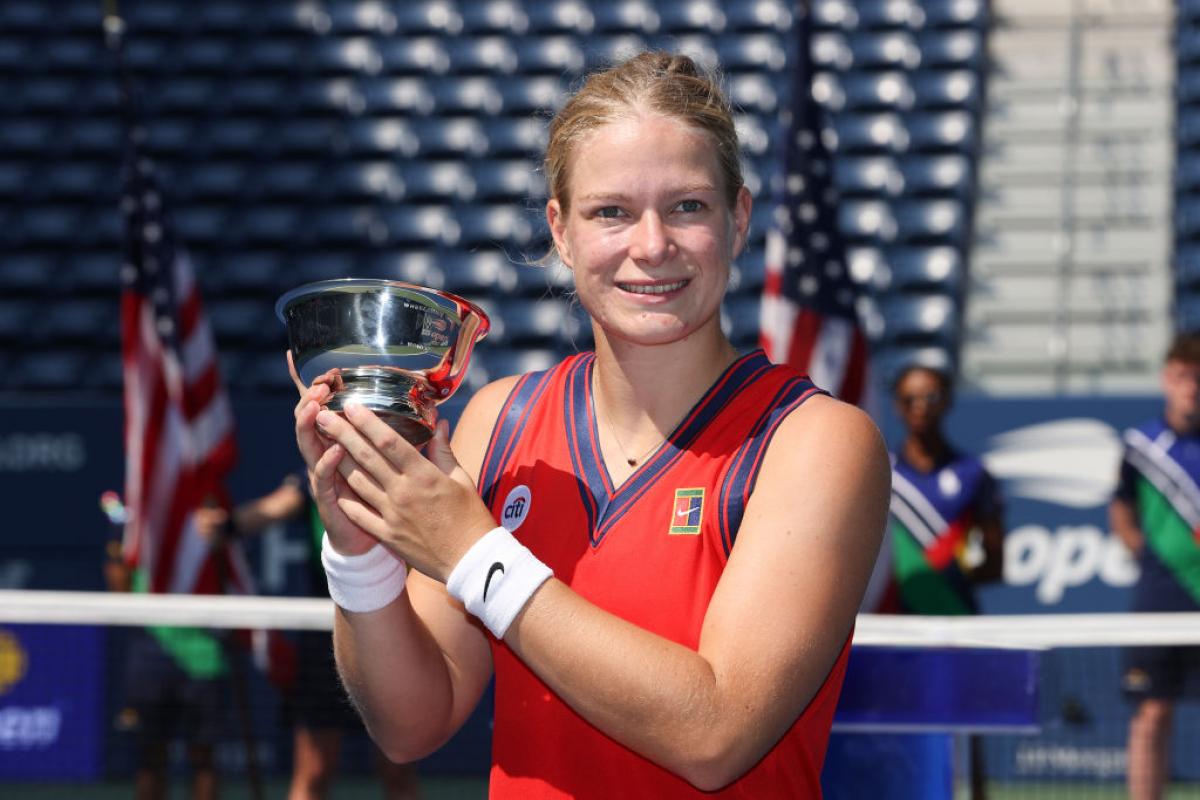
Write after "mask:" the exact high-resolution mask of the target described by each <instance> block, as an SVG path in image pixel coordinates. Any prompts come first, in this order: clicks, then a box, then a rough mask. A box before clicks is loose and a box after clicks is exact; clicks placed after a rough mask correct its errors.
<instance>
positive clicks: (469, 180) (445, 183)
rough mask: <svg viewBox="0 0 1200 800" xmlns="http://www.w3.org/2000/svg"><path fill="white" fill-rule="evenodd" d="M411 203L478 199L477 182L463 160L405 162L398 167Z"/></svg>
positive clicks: (401, 181)
mask: <svg viewBox="0 0 1200 800" xmlns="http://www.w3.org/2000/svg"><path fill="white" fill-rule="evenodd" d="M396 168H397V169H398V171H399V179H400V185H401V186H403V187H404V195H405V197H406V198H407V199H408V200H409V201H410V202H413V201H415V202H435V203H454V202H460V201H464V200H470V199H472V198H473V197H474V196H475V179H474V178H473V177H472V171H471V169H470V167H469V166H468V165H467V164H466V163H464V162H461V161H421V160H413V161H403V162H401V163H399V164H398V165H396Z"/></svg>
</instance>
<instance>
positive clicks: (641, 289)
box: [617, 279, 690, 294]
mask: <svg viewBox="0 0 1200 800" xmlns="http://www.w3.org/2000/svg"><path fill="white" fill-rule="evenodd" d="M689 282H690V279H684V280H681V281H671V282H670V283H620V282H618V283H617V288H618V289H620V290H621V291H623V292H629V293H630V294H668V293H670V292H677V291H679V290H680V289H682V288H683V287H685V286H687V285H688V283H689Z"/></svg>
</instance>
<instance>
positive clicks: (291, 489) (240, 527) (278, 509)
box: [233, 477, 304, 536]
mask: <svg viewBox="0 0 1200 800" xmlns="http://www.w3.org/2000/svg"><path fill="white" fill-rule="evenodd" d="M303 510H304V492H302V491H301V490H300V487H299V486H298V485H297V484H296V478H295V477H292V478H290V479H288V480H285V481H284V482H283V483H281V484H279V486H278V487H276V488H275V489H274V490H273V491H271V492H270V493H268V494H265V495H263V496H262V497H256V498H255V499H253V500H248V501H247V502H245V503H242V504H241V505H239V506H238V507H237V508H235V509H234V511H233V529H234V531H235V532H236V533H237V534H238V535H242V536H244V535H246V534H253V533H259V532H260V531H262V530H263V529H264V528H266V527H267V526H269V525H273V524H274V523H276V522H283V521H284V520H289V519H292V518H293V517H296V516H298V515H299V514H300V512H302V511H303Z"/></svg>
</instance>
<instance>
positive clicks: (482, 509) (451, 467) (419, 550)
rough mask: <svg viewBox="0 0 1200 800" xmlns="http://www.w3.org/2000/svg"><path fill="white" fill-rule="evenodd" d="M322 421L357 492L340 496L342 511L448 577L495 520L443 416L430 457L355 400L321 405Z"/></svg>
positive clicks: (437, 575)
mask: <svg viewBox="0 0 1200 800" xmlns="http://www.w3.org/2000/svg"><path fill="white" fill-rule="evenodd" d="M317 427H318V428H319V429H320V430H321V432H322V433H323V434H324V435H325V436H327V437H329V438H330V439H333V440H334V441H336V442H338V443H339V444H340V445H341V446H342V447H343V448H344V449H345V453H346V455H345V456H343V457H342V459H341V461H340V463H339V464H338V471H339V472H340V473H341V474H342V476H343V477H344V478H345V479H346V482H347V483H348V484H349V485H350V488H351V489H353V490H354V492H355V494H356V495H357V497H340V498H338V501H337V502H338V507H339V508H340V509H341V510H342V513H343V514H345V515H346V517H347V518H349V519H350V521H352V522H354V523H355V524H356V525H358V526H359V527H361V528H362V529H363V530H365V531H367V532H368V533H370V534H371V535H373V536H375V537H377V538H379V540H380V541H382V542H384V543H385V544H387V545H388V546H389V547H391V548H392V549H393V550H394V551H395V552H396V553H397V554H399V555H400V557H402V558H403V559H404V560H405V561H407V562H408V563H409V564H411V565H412V566H413V567H414V568H415V569H418V570H420V571H421V572H422V573H423V574H425V575H428V576H429V577H431V578H434V579H436V580H439V581H443V582H444V581H445V580H446V578H447V576H449V574H450V572H451V570H453V569H454V567H455V565H456V564H458V562H459V559H461V558H462V556H463V554H464V553H465V552H466V551H467V550H468V549H469V548H470V547H471V545H473V544H474V543H475V542H476V541H477V540H478V539H479V538H480V537H482V536H483V534H485V533H487V532H488V531H490V530H491V529H492V528H494V527H496V522H495V520H494V519H493V517H492V514H491V512H490V511H489V510H488V508H487V506H486V505H484V503H483V500H481V499H480V497H479V494H478V492H477V491H476V489H475V485H474V483H473V482H472V481H471V478H470V476H469V475H468V474H467V473H466V471H465V470H464V469H463V468H462V467H461V466H459V464H458V461H457V460H456V459H455V457H454V453H453V452H452V451H451V449H450V436H449V426H448V425H447V423H446V422H445V421H444V420H443V421H441V422H439V423H438V426H437V430H436V432H435V434H434V437H433V439H431V440H430V441H429V444H428V445H426V453H427V455H428V458H426V457H425V456H422V455H421V453H420V452H418V451H417V449H416V448H415V447H413V446H412V445H411V444H409V443H408V442H407V441H406V440H405V439H404V438H403V437H402V436H400V435H399V434H398V433H396V432H395V431H394V430H392V429H391V428H390V427H389V426H388V425H387V423H385V422H384V421H383V420H381V419H380V418H379V417H378V416H376V415H375V414H374V413H373V412H371V411H370V410H369V409H367V408H364V407H363V406H361V405H358V404H356V403H351V404H348V405H347V406H346V408H345V410H344V412H343V415H338V414H335V413H334V412H332V411H329V410H323V411H321V413H320V414H318V415H317Z"/></svg>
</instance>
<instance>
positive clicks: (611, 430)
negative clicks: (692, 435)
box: [592, 394, 670, 467]
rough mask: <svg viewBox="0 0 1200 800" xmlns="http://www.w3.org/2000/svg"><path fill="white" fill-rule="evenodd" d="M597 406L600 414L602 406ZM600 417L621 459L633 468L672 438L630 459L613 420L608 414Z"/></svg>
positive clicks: (661, 440) (593, 398)
mask: <svg viewBox="0 0 1200 800" xmlns="http://www.w3.org/2000/svg"><path fill="white" fill-rule="evenodd" d="M592 402H593V403H595V394H593V395H592ZM595 405H596V413H597V414H600V404H599V403H595ZM600 416H601V417H602V418H603V419H604V424H605V425H607V426H608V432H609V433H610V434H612V439H613V442H614V443H615V444H616V445H617V450H619V451H620V452H621V458H623V459H625V463H626V464H628V465H629V466H631V467H636V466H637V465H638V464H641V463H643V462H645V460H646V459H647V458H649V457H650V456H652V455H653V454H654V453H656V452H658V449H659V448H660V447H662V446H663V445H664V444H665V443H666V441H667V439H668V438H669V437H670V434H669V433H668V434H667V435H666V436H663V437H662V438H661V439H659V440H658V441H657V442H655V443H654V444H652V445H650V448H649V449H648V450H646V452H644V453H642V454H641V455H640V456H638V457H637V458H630V457H629V454H628V453H626V452H625V447H624V446H623V445H622V444H621V437H620V436H617V429H616V428H614V427H613V424H612V420H611V419H609V416H608V414H607V413H604V414H600Z"/></svg>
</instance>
